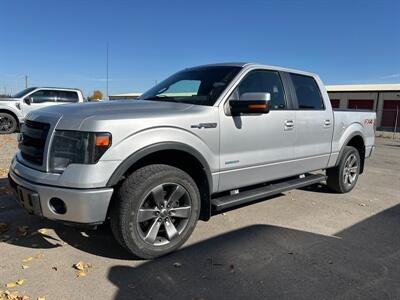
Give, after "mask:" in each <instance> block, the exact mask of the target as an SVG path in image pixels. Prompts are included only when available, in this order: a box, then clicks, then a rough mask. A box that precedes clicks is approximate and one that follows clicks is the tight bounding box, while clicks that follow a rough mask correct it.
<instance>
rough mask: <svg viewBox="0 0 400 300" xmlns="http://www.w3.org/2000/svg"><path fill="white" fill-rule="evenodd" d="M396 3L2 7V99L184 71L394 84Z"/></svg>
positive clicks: (38, 0)
mask: <svg viewBox="0 0 400 300" xmlns="http://www.w3.org/2000/svg"><path fill="white" fill-rule="evenodd" d="M399 12H400V1H399V0H363V1H361V0H355V1H350V0H346V1H343V0H335V1H330V0H315V1H311V0H310V1H308V0H303V1H296V0H280V1H278V0H275V1H254V0H247V1H240V0H235V1H234V0H229V1H225V0H224V1H218V0H214V1H212V0H197V1H191V0H186V1H174V0H168V1H155V0H154V1H150V0H149V1H118V0H112V1H103V0H96V1H95V0H93V1H85V0H57V1H54V0H1V1H0V20H1V25H0V93H4V92H7V93H15V92H17V91H18V90H21V89H23V88H24V87H25V79H24V76H25V75H27V76H28V85H29V86H61V87H76V88H80V89H82V90H83V91H84V93H85V95H89V94H90V93H91V92H92V91H93V90H94V89H100V90H101V91H102V92H103V94H106V77H107V75H106V74H107V72H106V70H107V67H106V66H107V64H106V57H107V55H106V53H107V43H108V45H109V94H110V95H112V94H116V93H126V92H143V91H145V90H147V89H148V88H150V87H152V86H153V85H154V84H155V82H157V81H161V80H163V79H165V78H166V77H167V76H169V75H170V74H172V73H174V72H176V71H178V70H180V69H183V68H186V67H191V66H196V65H201V64H207V63H218V62H232V61H249V62H258V63H265V64H271V65H279V66H284V67H292V68H297V69H302V70H307V71H312V72H315V73H318V74H319V75H320V77H321V78H322V80H323V81H324V82H325V84H340V83H375V82H383V83H385V82H386V83H391V82H400V21H399Z"/></svg>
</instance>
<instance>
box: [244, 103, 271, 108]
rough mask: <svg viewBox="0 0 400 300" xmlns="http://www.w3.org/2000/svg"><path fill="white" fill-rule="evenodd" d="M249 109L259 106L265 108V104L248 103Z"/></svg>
mask: <svg viewBox="0 0 400 300" xmlns="http://www.w3.org/2000/svg"><path fill="white" fill-rule="evenodd" d="M247 107H248V108H250V109H259V108H267V105H266V104H249V105H248V106H247Z"/></svg>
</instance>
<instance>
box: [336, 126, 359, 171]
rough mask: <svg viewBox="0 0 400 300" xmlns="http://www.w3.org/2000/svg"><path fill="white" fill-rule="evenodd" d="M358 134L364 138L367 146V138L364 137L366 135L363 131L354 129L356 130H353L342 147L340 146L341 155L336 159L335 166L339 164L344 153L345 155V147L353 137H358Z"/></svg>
mask: <svg viewBox="0 0 400 300" xmlns="http://www.w3.org/2000/svg"><path fill="white" fill-rule="evenodd" d="M356 136H359V137H361V138H362V140H363V143H364V148H365V139H364V136H363V134H362V132H361V131H354V132H352V133H351V134H350V135H349V136H348V137H347V138H346V140H345V141H344V143H343V145H342V147H341V148H340V151H339V155H338V158H337V159H336V163H335V166H337V165H338V164H339V161H340V158H341V157H342V155H343V151H344V148H345V147H346V145H347V144H348V143H349V142H350V140H351V139H352V138H354V137H356ZM360 158H361V160H363V159H364V158H363V157H360Z"/></svg>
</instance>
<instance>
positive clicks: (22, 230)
mask: <svg viewBox="0 0 400 300" xmlns="http://www.w3.org/2000/svg"><path fill="white" fill-rule="evenodd" d="M28 228H29V227H28V226H18V227H17V235H18V236H26V235H27V234H28Z"/></svg>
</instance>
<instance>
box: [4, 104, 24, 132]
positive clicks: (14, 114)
mask: <svg viewBox="0 0 400 300" xmlns="http://www.w3.org/2000/svg"><path fill="white" fill-rule="evenodd" d="M0 113H6V114H9V115H11V116H13V118H14V119H15V121H16V122H17V128H19V126H20V124H19V118H18V116H17V115H16V113H15V112H13V111H12V110H11V109H6V108H0Z"/></svg>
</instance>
